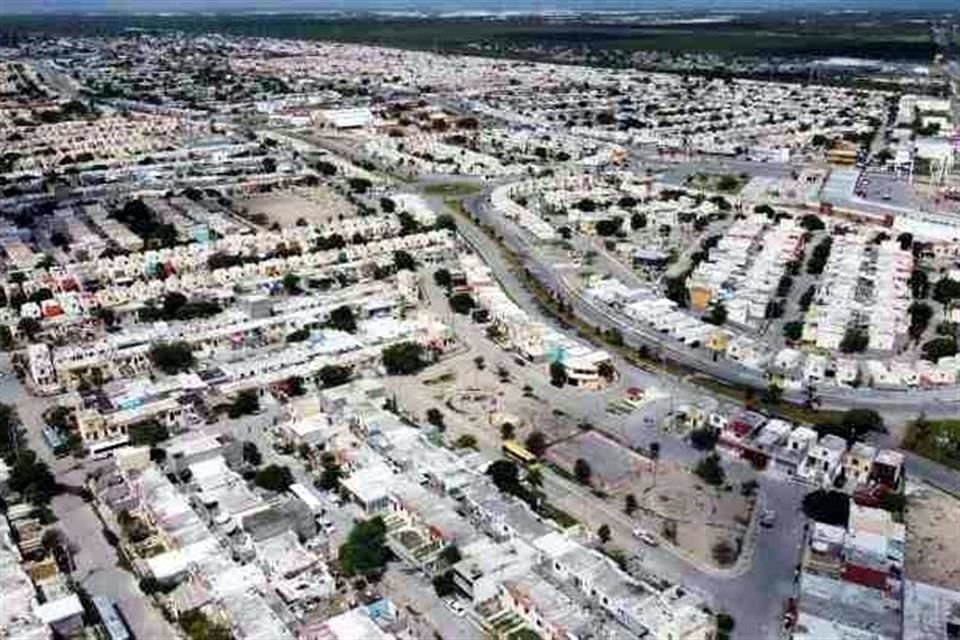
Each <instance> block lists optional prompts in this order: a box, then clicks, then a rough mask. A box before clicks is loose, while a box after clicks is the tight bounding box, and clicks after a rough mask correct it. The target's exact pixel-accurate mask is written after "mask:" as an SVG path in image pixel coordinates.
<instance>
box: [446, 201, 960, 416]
mask: <svg viewBox="0 0 960 640" xmlns="http://www.w3.org/2000/svg"><path fill="white" fill-rule="evenodd" d="M492 188H494V187H488V188H487V189H485V190H484V191H483V192H482V193H481V194H480V195H478V196H472V197H469V198H466V199H465V200H464V205H465V207H466V208H467V209H468V210H469V211H470V212H471V213H472V214H473V215H474V216H475V217H477V218H478V219H479V220H481V221H483V222H484V223H486V224H489V225H492V226H493V227H494V228H495V229H496V230H497V232H498V234H499V235H500V236H501V241H502V242H503V244H504V245H505V246H506V247H507V248H508V249H509V250H510V251H512V252H513V253H514V254H516V255H517V256H519V257H520V258H521V259H522V260H523V262H524V265H525V267H526V268H527V269H529V271H530V272H531V274H533V276H534V277H535V278H537V280H538V281H540V283H541V284H542V285H543V286H544V287H545V288H546V289H547V290H549V291H554V292H557V293H559V294H561V295H562V296H563V297H564V298H565V299H566V300H568V301H570V302H572V303H573V306H574V308H575V309H576V312H577V315H578V316H579V317H580V318H582V319H583V320H585V321H586V322H588V323H590V324H591V325H594V326H598V327H601V328H605V329H606V328H611V327H615V328H617V329H618V330H619V331H620V332H621V333H622V334H623V337H624V341H625V342H626V343H627V344H628V345H630V346H640V345H646V346H647V347H650V348H652V349H653V350H654V352H656V353H659V354H660V357H662V358H664V359H666V360H670V361H672V362H674V363H676V364H679V365H681V366H683V367H686V368H689V369H692V370H693V371H695V372H698V373H701V374H705V375H707V376H709V377H712V378H715V379H717V380H719V381H722V382H726V383H729V384H733V385H737V386H746V387H752V388H754V389H760V390H762V389H765V388H766V387H767V383H768V380H767V377H766V374H765V373H763V372H760V371H755V370H751V369H747V368H746V367H743V366H742V365H740V364H739V363H737V362H734V361H731V360H727V359H726V358H723V357H722V356H721V357H719V358H717V359H716V360H715V359H714V357H713V354H712V353H710V352H708V351H707V350H706V349H702V348H698V349H692V348H690V347H688V346H685V345H683V343H681V342H679V341H677V340H674V339H673V338H670V337H669V336H666V335H664V334H662V333H660V332H658V331H656V330H655V329H653V328H651V327H647V326H644V325H641V324H638V323H636V322H633V321H632V320H631V319H629V318H627V317H626V316H623V315H621V314H618V313H616V312H615V311H614V310H613V309H611V308H608V307H606V306H605V305H601V304H599V303H597V302H595V301H593V300H590V299H589V298H586V297H585V296H583V294H582V293H581V292H580V291H579V289H577V288H576V287H574V286H572V285H571V284H570V282H569V280H568V278H567V277H566V275H565V273H564V269H563V268H562V267H558V266H557V265H554V264H552V263H550V262H549V261H548V260H547V259H545V258H544V257H543V256H542V255H540V254H539V252H538V251H537V250H536V248H535V246H534V245H533V243H532V242H531V241H530V240H529V239H528V238H527V237H526V236H525V232H523V230H521V229H518V228H517V227H516V226H515V225H513V224H512V223H510V222H508V221H506V220H505V219H504V218H503V217H502V216H500V215H498V214H497V213H496V212H494V211H492V207H491V206H490V202H489V194H490V191H491V190H492ZM474 236H479V237H474V238H471V240H472V243H473V244H475V245H476V243H477V242H481V243H482V242H489V238H487V237H486V236H485V235H484V234H483V233H481V232H474ZM481 253H482V254H483V257H484V258H485V259H489V258H493V257H494V256H493V255H491V254H494V253H496V252H495V251H489V250H487V251H482V252H481ZM599 258H600V259H604V260H606V262H607V264H606V266H607V267H608V269H610V270H611V271H613V272H614V273H616V274H617V275H618V276H620V277H621V279H625V280H626V281H627V282H628V284H629V283H630V281H631V280H632V279H633V278H634V277H635V276H633V274H632V273H631V272H630V271H629V269H627V268H626V267H624V266H623V265H622V264H620V263H619V262H616V261H614V260H612V259H609V258H607V257H606V256H605V252H599ZM505 267H506V265H505V263H504V261H503V260H502V259H499V260H493V264H491V268H492V269H494V272H495V274H496V276H497V278H498V279H501V281H503V279H504V278H510V279H511V280H516V278H515V277H514V276H513V275H512V274H510V273H509V268H505ZM816 397H817V399H818V400H819V401H820V404H821V406H822V407H824V408H831V409H849V408H871V409H875V410H877V411H880V412H890V411H894V412H897V413H899V414H904V413H913V414H919V413H920V412H924V413H926V414H927V415H928V416H944V417H954V416H957V415H960V387H957V386H951V387H943V388H937V389H912V390H883V389H872V388H859V389H853V388H845V387H834V386H820V387H818V389H817V392H816ZM784 398H785V399H787V400H789V401H792V402H796V403H801V404H802V403H803V402H804V401H805V400H806V393H805V392H804V391H785V392H784Z"/></svg>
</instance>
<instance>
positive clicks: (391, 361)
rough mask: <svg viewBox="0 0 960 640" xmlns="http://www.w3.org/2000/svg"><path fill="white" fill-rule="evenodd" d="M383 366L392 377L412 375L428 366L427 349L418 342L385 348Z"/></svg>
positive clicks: (402, 343)
mask: <svg viewBox="0 0 960 640" xmlns="http://www.w3.org/2000/svg"><path fill="white" fill-rule="evenodd" d="M382 358H383V366H384V368H385V369H386V370H387V373H388V374H390V375H410V374H414V373H417V372H418V371H420V370H421V369H423V368H424V367H425V366H426V365H427V361H426V354H425V349H424V348H423V346H422V345H420V344H419V343H416V342H398V343H397V344H393V345H390V346H389V347H386V348H384V350H383V353H382Z"/></svg>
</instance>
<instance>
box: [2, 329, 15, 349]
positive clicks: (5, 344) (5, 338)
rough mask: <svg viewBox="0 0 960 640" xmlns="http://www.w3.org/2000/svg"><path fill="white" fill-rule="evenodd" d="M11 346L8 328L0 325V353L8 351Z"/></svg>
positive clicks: (11, 340)
mask: <svg viewBox="0 0 960 640" xmlns="http://www.w3.org/2000/svg"><path fill="white" fill-rule="evenodd" d="M12 346H13V333H12V332H11V331H10V327H8V326H7V325H5V324H0V351H9V350H10V348H11V347H12Z"/></svg>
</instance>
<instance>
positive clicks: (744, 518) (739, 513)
mask: <svg viewBox="0 0 960 640" xmlns="http://www.w3.org/2000/svg"><path fill="white" fill-rule="evenodd" d="M627 494H633V495H634V496H635V497H636V498H637V502H638V504H639V508H638V509H637V511H636V512H635V513H634V518H635V519H636V521H637V526H638V527H642V528H644V529H646V530H647V531H650V532H651V533H653V534H655V535H656V536H657V537H658V538H660V540H663V541H666V542H672V544H674V545H675V546H676V547H678V548H679V550H680V552H681V553H682V554H685V555H689V556H692V557H693V558H694V559H696V560H697V561H699V562H704V563H709V564H713V565H716V566H727V565H729V564H732V560H733V559H735V557H736V553H733V554H728V555H729V556H730V557H729V558H728V560H729V561H718V558H716V557H714V556H715V554H714V547H715V546H717V545H718V544H720V543H726V544H727V545H729V548H730V549H733V550H736V549H738V548H739V544H740V542H739V540H740V539H741V538H743V536H744V532H745V531H746V528H747V525H748V524H749V522H750V517H751V514H752V512H753V504H754V498H752V497H744V496H743V495H741V493H740V491H739V486H737V485H736V484H734V485H733V487H732V488H731V490H730V491H726V490H725V489H724V488H723V487H721V488H719V489H715V488H712V487H708V486H706V485H704V483H703V482H702V481H701V480H700V478H698V477H697V476H695V475H694V474H693V473H691V472H690V471H689V470H688V469H687V468H685V467H684V466H682V465H680V464H677V463H673V462H660V463H659V464H658V465H657V469H656V478H655V479H654V474H653V473H652V472H651V473H644V474H641V475H639V476H637V477H636V479H635V481H634V482H633V483H632V484H631V485H629V486H628V487H626V488H625V489H624V490H622V491H620V492H618V494H617V496H616V497H617V500H618V503H619V504H623V503H624V500H625V497H626V495H627ZM671 532H675V535H673V534H672V533H671ZM671 538H675V540H674V541H671Z"/></svg>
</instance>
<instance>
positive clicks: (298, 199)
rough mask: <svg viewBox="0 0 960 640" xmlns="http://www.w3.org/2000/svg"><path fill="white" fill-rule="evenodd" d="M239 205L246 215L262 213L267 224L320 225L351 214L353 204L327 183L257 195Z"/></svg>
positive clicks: (255, 215)
mask: <svg viewBox="0 0 960 640" xmlns="http://www.w3.org/2000/svg"><path fill="white" fill-rule="evenodd" d="M240 206H241V207H243V208H245V209H246V215H247V216H248V217H251V218H254V217H258V218H261V217H262V218H265V219H266V220H267V224H268V225H272V224H274V223H276V224H279V225H280V226H281V227H284V228H287V227H293V226H296V225H297V224H298V223H299V224H304V223H309V224H316V225H322V224H324V223H327V222H329V221H331V220H336V219H338V218H342V217H348V216H352V215H353V206H352V205H351V204H350V203H349V202H347V201H346V200H345V199H344V198H343V197H342V196H341V195H340V194H338V193H336V192H335V191H332V190H330V189H328V188H326V187H309V188H303V189H298V190H297V191H285V192H281V193H268V194H263V195H257V196H253V197H252V198H249V199H247V200H244V201H242V202H241V203H240Z"/></svg>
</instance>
